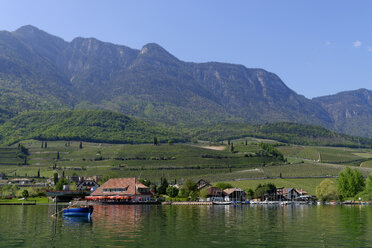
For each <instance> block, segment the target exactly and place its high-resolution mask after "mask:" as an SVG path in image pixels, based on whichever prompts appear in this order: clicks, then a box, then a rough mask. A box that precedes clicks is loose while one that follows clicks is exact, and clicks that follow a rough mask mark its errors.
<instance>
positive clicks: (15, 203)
mask: <svg viewBox="0 0 372 248" xmlns="http://www.w3.org/2000/svg"><path fill="white" fill-rule="evenodd" d="M1 205H36V202H0V206H1Z"/></svg>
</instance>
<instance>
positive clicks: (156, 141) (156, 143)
mask: <svg viewBox="0 0 372 248" xmlns="http://www.w3.org/2000/svg"><path fill="white" fill-rule="evenodd" d="M157 145H158V138H156V137H154V146H157Z"/></svg>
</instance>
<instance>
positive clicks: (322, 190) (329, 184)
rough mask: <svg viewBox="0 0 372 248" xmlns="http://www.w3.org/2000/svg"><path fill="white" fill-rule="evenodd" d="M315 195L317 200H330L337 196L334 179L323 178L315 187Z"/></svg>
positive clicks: (335, 198)
mask: <svg viewBox="0 0 372 248" xmlns="http://www.w3.org/2000/svg"><path fill="white" fill-rule="evenodd" d="M316 197H317V198H318V200H319V201H323V202H324V201H331V200H337V199H338V198H339V193H338V190H337V186H336V184H335V182H334V181H332V180H330V179H325V180H323V181H322V182H321V183H320V184H319V185H318V186H317V187H316Z"/></svg>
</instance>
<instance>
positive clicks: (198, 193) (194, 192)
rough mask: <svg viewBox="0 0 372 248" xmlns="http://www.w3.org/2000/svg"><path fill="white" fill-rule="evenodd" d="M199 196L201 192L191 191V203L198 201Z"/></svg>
mask: <svg viewBox="0 0 372 248" xmlns="http://www.w3.org/2000/svg"><path fill="white" fill-rule="evenodd" d="M199 196H200V192H199V190H196V191H191V192H190V194H189V197H190V201H196V200H197V199H198V197H199Z"/></svg>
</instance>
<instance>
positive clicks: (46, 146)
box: [44, 141, 48, 149]
mask: <svg viewBox="0 0 372 248" xmlns="http://www.w3.org/2000/svg"><path fill="white" fill-rule="evenodd" d="M44 148H45V149H46V148H48V142H46V141H45V143H44Z"/></svg>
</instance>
